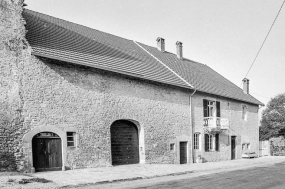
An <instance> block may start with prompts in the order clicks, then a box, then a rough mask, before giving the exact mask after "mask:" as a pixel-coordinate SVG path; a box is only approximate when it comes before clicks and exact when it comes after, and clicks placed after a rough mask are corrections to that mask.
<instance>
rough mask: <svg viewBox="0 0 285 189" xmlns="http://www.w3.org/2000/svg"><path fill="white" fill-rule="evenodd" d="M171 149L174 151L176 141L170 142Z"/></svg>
mask: <svg viewBox="0 0 285 189" xmlns="http://www.w3.org/2000/svg"><path fill="white" fill-rule="evenodd" d="M170 150H171V151H174V150H175V144H174V143H171V144H170Z"/></svg>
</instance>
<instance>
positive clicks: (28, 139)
mask: <svg viewBox="0 0 285 189" xmlns="http://www.w3.org/2000/svg"><path fill="white" fill-rule="evenodd" d="M42 132H51V133H55V134H56V135H58V136H59V137H60V139H61V145H62V146H61V150H62V170H63V171H64V170H65V166H66V160H67V156H66V148H67V145H66V143H67V141H66V133H65V131H64V130H61V129H59V128H57V127H55V126H39V127H35V128H34V129H32V130H31V131H29V132H28V133H27V134H25V135H24V137H23V144H24V146H23V147H24V153H26V155H27V156H28V168H29V169H30V171H31V172H34V171H35V168H34V164H33V145H32V140H33V138H34V136H35V135H36V134H38V133H42Z"/></svg>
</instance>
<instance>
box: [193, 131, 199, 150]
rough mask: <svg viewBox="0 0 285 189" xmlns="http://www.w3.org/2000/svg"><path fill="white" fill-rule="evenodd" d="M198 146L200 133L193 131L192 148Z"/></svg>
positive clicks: (196, 148)
mask: <svg viewBox="0 0 285 189" xmlns="http://www.w3.org/2000/svg"><path fill="white" fill-rule="evenodd" d="M199 146H200V133H194V150H199V148H200V147H199Z"/></svg>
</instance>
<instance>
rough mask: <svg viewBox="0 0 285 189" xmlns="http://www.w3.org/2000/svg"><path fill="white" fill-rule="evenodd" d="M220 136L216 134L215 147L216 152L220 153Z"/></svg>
mask: <svg viewBox="0 0 285 189" xmlns="http://www.w3.org/2000/svg"><path fill="white" fill-rule="evenodd" d="M219 136H220V135H219V134H216V136H215V147H216V149H215V150H216V151H219V150H220V149H219V148H220V146H219V144H220V143H219V141H220V139H219Z"/></svg>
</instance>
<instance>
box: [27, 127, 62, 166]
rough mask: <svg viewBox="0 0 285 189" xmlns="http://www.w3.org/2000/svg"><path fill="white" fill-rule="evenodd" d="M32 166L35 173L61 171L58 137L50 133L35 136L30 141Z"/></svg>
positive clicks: (60, 150)
mask: <svg viewBox="0 0 285 189" xmlns="http://www.w3.org/2000/svg"><path fill="white" fill-rule="evenodd" d="M32 148H33V166H34V168H35V170H36V171H55V170H61V169H62V148H61V139H60V137H59V136H58V135H57V134H55V133H52V132H41V133H38V134H36V135H35V136H34V137H33V140H32Z"/></svg>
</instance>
